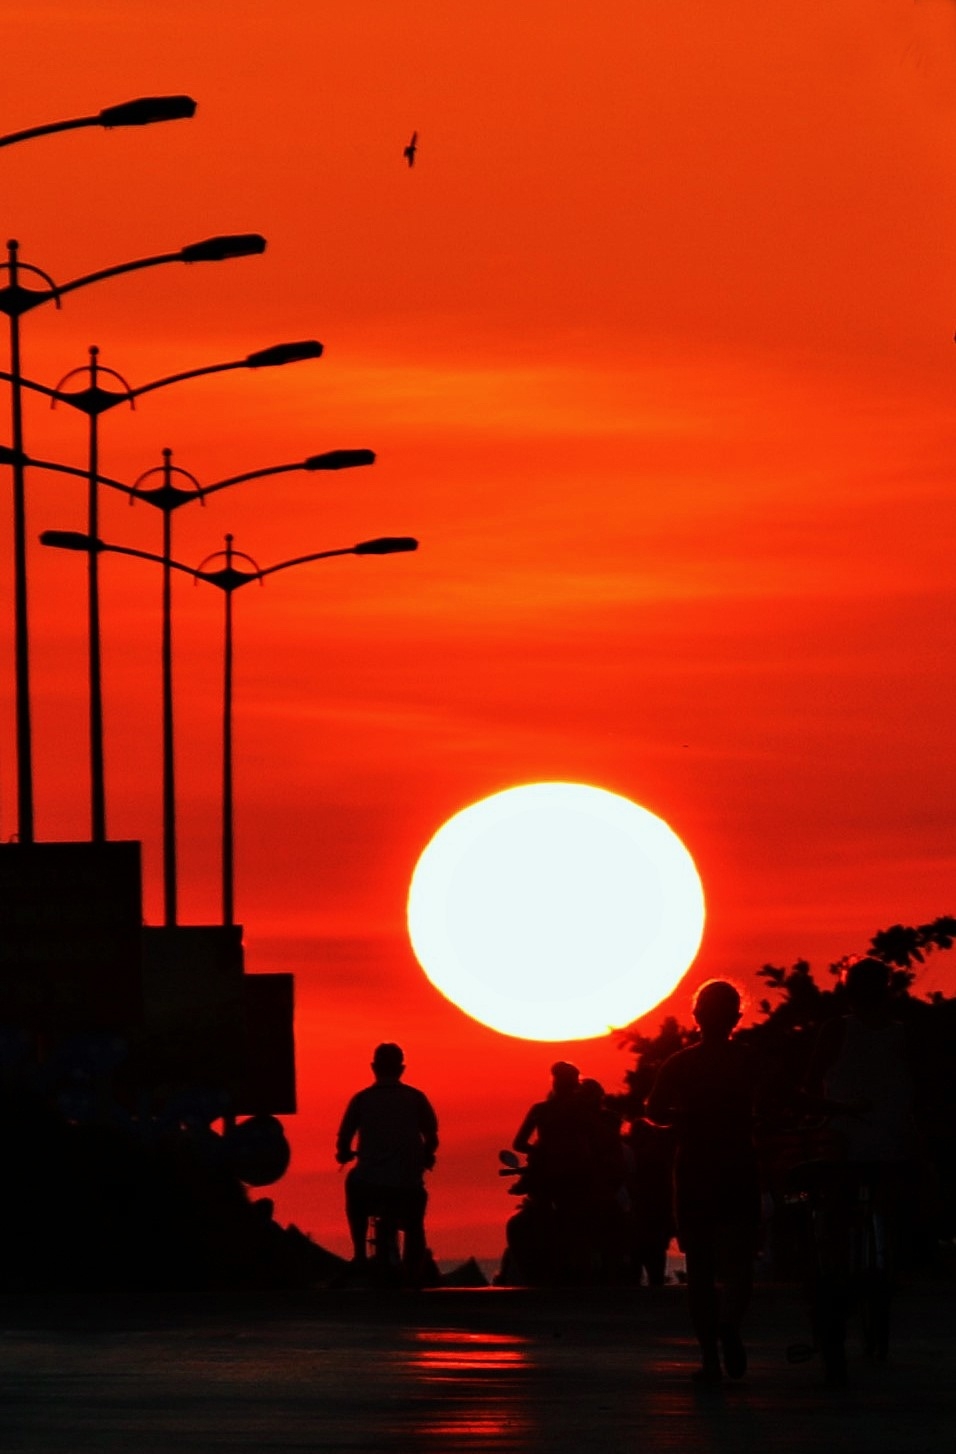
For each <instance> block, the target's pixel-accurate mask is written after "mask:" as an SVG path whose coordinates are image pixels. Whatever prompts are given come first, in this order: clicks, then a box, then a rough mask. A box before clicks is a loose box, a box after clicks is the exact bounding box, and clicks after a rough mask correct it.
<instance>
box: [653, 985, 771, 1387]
mask: <svg viewBox="0 0 956 1454" xmlns="http://www.w3.org/2000/svg"><path fill="white" fill-rule="evenodd" d="M694 1019H695V1020H696V1021H697V1024H698V1026H699V1028H700V1040H699V1041H698V1042H697V1043H696V1044H694V1045H689V1046H688V1047H687V1048H686V1049H685V1050H679V1051H677V1053H676V1054H675V1055H672V1056H671V1057H670V1059H668V1060H666V1061H665V1062H664V1064H663V1065H662V1066H661V1068H660V1071H659V1072H658V1076H657V1080H656V1082H655V1084H654V1087H653V1089H652V1090H651V1093H650V1096H649V1097H648V1099H647V1104H646V1106H645V1115H646V1117H647V1119H648V1120H649V1121H650V1122H652V1123H653V1124H654V1125H656V1126H672V1127H673V1129H674V1137H675V1141H676V1152H675V1159H674V1212H675V1219H676V1223H677V1240H678V1243H679V1244H680V1247H681V1250H682V1251H683V1253H684V1256H685V1258H686V1262H687V1294H688V1303H689V1307H690V1316H691V1322H692V1324H693V1328H694V1332H695V1333H696V1335H697V1341H698V1343H699V1344H700V1353H701V1366H700V1368H699V1369H698V1370H697V1372H696V1373H695V1374H694V1378H695V1379H697V1380H698V1381H700V1382H704V1383H716V1382H717V1381H718V1380H719V1379H720V1378H721V1376H722V1371H721V1358H722V1359H723V1371H724V1372H726V1374H727V1376H728V1377H729V1378H742V1377H743V1376H744V1374H745V1373H746V1371H747V1353H746V1349H745V1348H744V1345H743V1342H742V1340H741V1336H740V1324H741V1320H742V1318H743V1316H744V1313H745V1312H746V1310H747V1307H748V1304H749V1302H750V1294H751V1289H752V1286H753V1263H754V1257H755V1255H756V1249H757V1233H758V1229H759V1225H760V1186H759V1181H758V1174H757V1156H756V1151H755V1149H754V1142H753V1105H754V1093H755V1087H756V1073H755V1067H754V1062H753V1060H752V1058H751V1056H750V1054H749V1053H748V1051H747V1048H746V1047H745V1046H743V1045H741V1044H740V1043H739V1042H738V1041H735V1040H734V1039H732V1036H733V1032H734V1029H735V1027H736V1025H737V1023H738V1021H739V1020H740V995H739V993H738V991H737V989H736V988H735V987H734V986H733V985H732V984H729V983H728V982H727V981H726V980H709V981H708V982H707V983H706V984H704V985H701V987H700V989H699V990H698V991H697V995H696V998H695V1000H694Z"/></svg>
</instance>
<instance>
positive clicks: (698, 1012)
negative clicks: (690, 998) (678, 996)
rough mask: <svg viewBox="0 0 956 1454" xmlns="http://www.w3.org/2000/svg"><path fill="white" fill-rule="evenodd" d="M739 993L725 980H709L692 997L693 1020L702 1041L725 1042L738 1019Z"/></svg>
mask: <svg viewBox="0 0 956 1454" xmlns="http://www.w3.org/2000/svg"><path fill="white" fill-rule="evenodd" d="M740 1013H741V1011H740V991H739V990H738V989H737V987H736V986H735V985H732V984H731V983H730V982H729V980H726V979H709V980H708V981H707V982H706V984H702V985H701V987H700V989H699V990H698V991H697V994H696V995H695V997H694V1019H695V1020H696V1021H697V1023H698V1025H699V1026H700V1033H701V1036H702V1037H703V1039H704V1040H726V1039H728V1038H729V1036H730V1035H731V1033H732V1031H733V1029H734V1027H735V1026H736V1024H737V1022H738V1021H739V1019H740Z"/></svg>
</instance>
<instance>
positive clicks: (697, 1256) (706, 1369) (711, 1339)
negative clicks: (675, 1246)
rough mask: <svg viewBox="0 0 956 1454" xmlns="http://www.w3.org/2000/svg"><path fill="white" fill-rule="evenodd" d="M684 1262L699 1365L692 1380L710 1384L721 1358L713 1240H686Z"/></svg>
mask: <svg viewBox="0 0 956 1454" xmlns="http://www.w3.org/2000/svg"><path fill="white" fill-rule="evenodd" d="M684 1260H685V1262H686V1265H687V1304H688V1308H689V1311H690V1321H691V1326H692V1327H693V1329H694V1332H695V1334H696V1335H697V1342H698V1343H699V1344H700V1359H701V1366H700V1370H699V1372H698V1373H697V1374H695V1377H697V1378H700V1379H702V1380H705V1381H713V1380H716V1379H718V1378H720V1359H719V1357H718V1353H717V1339H718V1332H719V1316H718V1314H719V1307H718V1299H717V1283H716V1278H717V1260H716V1256H715V1249H714V1243H713V1239H712V1238H710V1237H703V1236H697V1237H694V1238H693V1240H691V1241H685V1245H684Z"/></svg>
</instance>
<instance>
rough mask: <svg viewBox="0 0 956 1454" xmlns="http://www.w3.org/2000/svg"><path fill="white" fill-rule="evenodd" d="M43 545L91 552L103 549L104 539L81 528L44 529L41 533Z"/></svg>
mask: <svg viewBox="0 0 956 1454" xmlns="http://www.w3.org/2000/svg"><path fill="white" fill-rule="evenodd" d="M40 544H41V545H55V546H56V547H57V549H58V550H82V551H84V552H85V553H86V554H90V553H91V552H92V551H94V550H102V548H103V546H102V541H99V540H97V539H96V538H95V536H92V535H84V534H83V533H82V531H79V530H44V531H43V532H42V533H41V535H40Z"/></svg>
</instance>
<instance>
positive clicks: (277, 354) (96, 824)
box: [0, 338, 322, 843]
mask: <svg viewBox="0 0 956 1454" xmlns="http://www.w3.org/2000/svg"><path fill="white" fill-rule="evenodd" d="M89 355H90V361H89V363H88V364H85V365H83V366H81V367H80V368H77V369H72V370H71V371H70V373H68V374H66V375H65V376H64V377H63V378H62V379H61V380H60V382H59V383H58V384H57V386H56V388H53V389H50V388H48V387H47V386H46V385H44V384H39V383H36V382H35V381H34V380H32V379H27V378H23V377H22V376H21V378H20V380H19V383H20V386H21V387H22V388H28V389H32V390H34V391H35V392H37V393H40V394H45V395H47V397H48V398H49V399H50V401H51V404H52V406H54V407H55V406H56V404H57V403H58V402H61V403H64V404H69V405H70V406H71V407H72V408H74V409H77V410H79V411H80V413H82V414H85V415H86V416H87V421H88V449H87V458H88V466H87V481H88V485H87V526H86V528H87V534H88V535H90V536H91V537H92V538H93V539H94V540H95V539H96V538H97V536H98V535H99V498H98V496H99V492H98V486H99V484H100V482H101V478H102V477H101V476H100V474H99V417H100V415H101V414H105V413H106V412H107V411H108V410H109V409H114V408H115V407H116V406H117V405H118V404H123V403H129V405H130V407H131V408H134V407H135V401H136V400H137V399H138V398H139V397H140V396H141V395H142V394H148V393H151V392H153V391H154V390H156V389H163V388H167V387H168V386H169V385H170V384H177V383H181V382H183V381H185V380H187V379H196V378H200V377H202V376H203V375H205V374H216V373H223V372H226V371H227V370H231V369H260V368H275V367H277V366H279V365H282V364H288V363H299V362H302V361H303V360H305V359H313V358H321V356H322V345H321V343H319V342H318V341H317V340H316V339H311V338H310V339H302V340H299V341H296V342H292V343H279V344H275V345H273V346H272V347H270V348H263V349H258V350H257V351H256V352H255V353H250V354H247V355H246V357H245V358H243V359H234V360H231V361H230V362H228V363H216V364H207V365H205V366H204V367H202V368H195V369H187V370H186V371H185V372H183V373H177V374H168V375H166V376H165V377H164V378H161V379H153V380H152V381H151V382H150V383H148V384H142V385H140V387H139V388H137V389H133V388H131V387H130V386H129V384H128V383H127V382H126V380H125V379H124V378H123V376H122V375H121V374H118V373H117V372H116V371H115V369H107V368H104V367H103V365H102V364H101V363H100V362H99V349H98V348H97V347H96V346H95V345H93V346H91V348H90V350H89ZM80 374H85V375H86V376H87V385H86V387H85V388H82V389H69V390H67V389H65V388H64V385H65V384H67V383H69V381H70V380H71V379H74V378H76V377H77V375H80ZM104 375H106V376H108V377H110V378H112V379H114V380H116V381H117V382H118V383H119V384H121V385H122V388H120V389H117V388H109V387H108V386H106V385H104V384H103V383H102V382H101V380H102V378H103V376H104ZM0 379H6V380H8V381H9V382H10V383H13V381H14V378H13V374H12V373H6V372H5V371H3V370H0ZM102 482H103V483H107V484H109V483H115V482H111V481H109V480H103V481H102ZM189 498H192V496H190V497H189ZM87 597H88V621H89V698H90V704H89V713H90V825H91V826H90V836H91V838H92V841H93V842H94V843H102V842H104V841H105V839H106V788H105V777H104V762H103V689H102V668H101V634H100V598H99V556H98V554H97V553H96V551H91V552H90V554H89V557H88V573H87Z"/></svg>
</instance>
